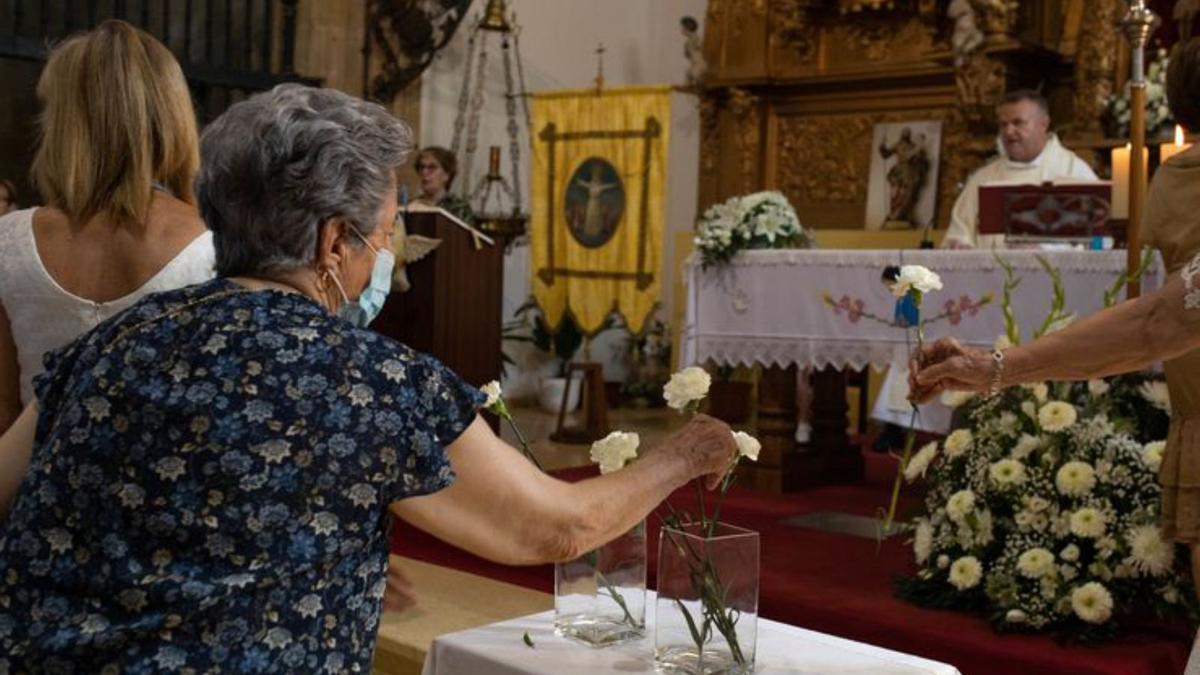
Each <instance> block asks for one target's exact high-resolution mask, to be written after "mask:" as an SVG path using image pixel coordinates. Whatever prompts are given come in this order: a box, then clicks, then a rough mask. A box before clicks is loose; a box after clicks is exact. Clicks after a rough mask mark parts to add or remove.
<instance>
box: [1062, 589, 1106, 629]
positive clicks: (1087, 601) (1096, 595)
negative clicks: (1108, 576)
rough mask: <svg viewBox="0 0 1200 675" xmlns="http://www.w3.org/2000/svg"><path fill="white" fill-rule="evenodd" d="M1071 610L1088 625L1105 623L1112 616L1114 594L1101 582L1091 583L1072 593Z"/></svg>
mask: <svg viewBox="0 0 1200 675" xmlns="http://www.w3.org/2000/svg"><path fill="white" fill-rule="evenodd" d="M1071 609H1073V610H1074V611H1075V615H1076V616H1078V617H1079V618H1080V619H1083V620H1084V621H1086V622H1088V623H1104V622H1105V621H1108V619H1109V617H1111V616H1112V609H1113V598H1112V594H1111V593H1109V592H1108V589H1107V588H1105V587H1104V585H1103V584H1101V583H1100V582H1097V581H1089V582H1088V583H1086V584H1084V585H1082V586H1078V587H1076V588H1075V590H1073V591H1071Z"/></svg>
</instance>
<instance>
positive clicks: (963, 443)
mask: <svg viewBox="0 0 1200 675" xmlns="http://www.w3.org/2000/svg"><path fill="white" fill-rule="evenodd" d="M972 440H974V437H973V436H972V435H971V430H970V429H956V430H955V431H953V432H952V433H951V434H950V435H949V436H947V437H946V457H949V458H950V459H954V458H956V457H958V456H959V455H961V454H963V453H964V452H966V451H967V449H968V448H970V447H971V441H972Z"/></svg>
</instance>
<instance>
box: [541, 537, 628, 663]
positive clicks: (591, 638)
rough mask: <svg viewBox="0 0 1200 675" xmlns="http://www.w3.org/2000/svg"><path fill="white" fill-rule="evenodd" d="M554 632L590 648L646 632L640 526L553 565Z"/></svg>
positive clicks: (625, 639)
mask: <svg viewBox="0 0 1200 675" xmlns="http://www.w3.org/2000/svg"><path fill="white" fill-rule="evenodd" d="M554 631H555V632H556V633H558V634H559V635H561V636H563V637H567V638H571V639H573V640H577V641H579V642H582V643H584V644H586V645H590V646H592V647H606V646H609V645H615V644H621V643H623V642H629V641H631V640H639V639H641V638H642V637H643V636H645V634H646V523H645V521H642V522H641V523H638V524H637V525H636V526H635V527H634V528H633V529H631V530H629V531H628V532H626V533H625V534H623V535H621V536H619V537H617V538H616V539H614V540H612V541H610V542H608V543H607V544H605V545H603V546H601V547H600V548H598V549H596V550H594V551H589V552H588V553H585V554H584V555H582V556H580V557H578V558H576V559H574V560H571V561H569V562H565V563H556V564H555V565H554Z"/></svg>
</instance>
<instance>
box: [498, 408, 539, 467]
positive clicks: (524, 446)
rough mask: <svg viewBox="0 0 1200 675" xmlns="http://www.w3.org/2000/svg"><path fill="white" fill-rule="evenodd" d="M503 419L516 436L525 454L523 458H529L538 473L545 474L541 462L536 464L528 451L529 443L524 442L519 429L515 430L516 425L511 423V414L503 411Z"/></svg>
mask: <svg viewBox="0 0 1200 675" xmlns="http://www.w3.org/2000/svg"><path fill="white" fill-rule="evenodd" d="M503 417H504V419H505V420H507V421H508V428H509V429H512V430H513V433H514V434H516V435H517V440H518V441H520V443H521V452H524V453H525V456H526V457H528V458H529V461H531V462H533V465H534V466H536V467H537V468H538V471H541V472H542V473H546V470H545V469H543V468H542V464H541V462H538V461H537V457H534V456H533V451H532V450H530V449H529V442H528V441H526V440H525V435H524V434H522V433H521V430H520V429H519V428H517V423H516V422H514V421H513V418H512V414H511V413H509V412H507V411H505V414H504V415H503Z"/></svg>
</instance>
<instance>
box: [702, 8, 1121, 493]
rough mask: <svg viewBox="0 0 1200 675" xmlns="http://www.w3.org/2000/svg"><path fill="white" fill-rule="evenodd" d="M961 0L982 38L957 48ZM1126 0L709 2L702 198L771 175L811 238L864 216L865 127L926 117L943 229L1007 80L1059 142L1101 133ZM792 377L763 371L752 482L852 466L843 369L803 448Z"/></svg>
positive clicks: (792, 480) (1097, 137)
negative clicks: (1031, 91)
mask: <svg viewBox="0 0 1200 675" xmlns="http://www.w3.org/2000/svg"><path fill="white" fill-rule="evenodd" d="M952 5H955V6H956V7H952ZM963 6H966V7H967V8H969V9H970V10H971V12H972V16H971V17H970V18H971V19H972V20H973V27H974V28H975V29H976V30H977V31H978V32H977V36H978V38H980V39H978V40H977V41H976V42H975V43H973V44H971V45H970V46H971V49H969V50H963V49H958V50H956V47H958V46H961V45H962V40H961V39H960V38H959V37H958V36H957V35H956V31H958V30H959V29H960V28H961V26H960V25H959V24H958V22H957V20H956V19H955V18H952V17H954V16H956V15H955V10H956V9H957V10H960V11H961V9H962V8H963ZM1124 10H1125V3H1124V2H1123V1H1122V0H1020V1H1019V2H1016V1H1012V0H710V2H709V5H708V14H707V23H706V28H705V36H704V40H705V42H704V52H705V58H706V60H707V62H708V72H707V75H706V77H705V80H704V84H703V86H702V87H701V88H700V91H699V95H700V110H701V125H702V130H701V147H700V172H699V173H700V191H699V194H700V197H699V202H700V203H699V204H698V206H699V207H700V209H701V210H703V209H704V208H706V207H708V206H709V205H711V204H713V203H715V202H717V201H720V200H723V199H725V198H727V197H729V196H732V195H736V194H744V193H747V192H752V191H755V190H761V189H778V190H780V191H782V192H783V193H784V194H785V195H786V196H787V197H788V199H789V200H791V202H792V204H793V205H795V207H796V210H797V212H798V213H799V215H800V218H801V221H802V222H803V223H804V225H805V227H809V228H815V229H817V230H818V231H817V232H816V236H817V239H818V240H820V236H821V234H820V231H819V230H821V229H838V230H854V229H862V228H863V221H864V212H865V205H866V200H867V189H868V185H867V176H868V171H869V163H870V157H871V144H872V130H873V128H874V126H875V125H876V124H879V123H886V122H906V121H920V120H936V121H939V122H941V125H942V148H941V171H940V175H939V176H938V182H937V211H936V221H937V225H938V227H945V225H946V224H947V222H948V220H949V214H950V210H951V209H950V207H951V206H952V205H953V203H954V199H955V197H956V196H957V193H958V190H959V186H960V185H961V184H962V182H964V181H965V180H966V178H967V177H968V176H969V174H970V172H971V171H973V170H974V169H975V168H977V167H979V166H980V165H982V164H983V163H984V162H985V161H986V159H987V158H988V157H989V156H990V155H992V154H994V152H995V134H996V128H995V112H994V110H995V107H994V106H995V103H996V101H997V100H998V99H999V98H1000V97H1001V96H1002V95H1003V94H1004V92H1005V91H1006V90H1009V89H1013V88H1026V87H1028V88H1038V89H1041V90H1042V91H1043V92H1044V93H1045V94H1046V95H1047V97H1048V98H1049V100H1050V103H1051V109H1052V110H1051V112H1052V115H1053V117H1054V120H1055V127H1056V129H1057V130H1058V131H1059V133H1060V135H1061V136H1063V138H1064V140H1065V142H1066V143H1067V144H1068V145H1074V146H1075V147H1076V148H1077V149H1078V148H1080V147H1081V146H1091V147H1100V146H1103V145H1105V143H1104V141H1103V140H1102V139H1101V136H1102V133H1101V131H1100V118H1101V112H1102V107H1103V105H1104V100H1105V98H1106V96H1108V95H1109V94H1110V93H1111V92H1112V90H1113V85H1114V83H1115V82H1116V81H1118V77H1119V75H1120V72H1119V71H1120V70H1121V69H1122V67H1123V65H1122V61H1123V59H1124V60H1127V57H1123V56H1122V50H1123V49H1124V47H1125V43H1124V40H1123V39H1122V38H1121V36H1120V34H1119V32H1118V29H1117V27H1116V24H1117V22H1118V21H1119V19H1120V17H1121V16H1122V14H1123V13H1124ZM1081 154H1084V155H1085V157H1088V158H1089V159H1090V153H1087V152H1084V153H1081ZM865 236H868V235H867V234H866V233H865V232H864V237H865ZM795 377H796V370H795V368H794V367H793V368H791V369H787V370H785V369H780V368H765V369H764V370H763V376H762V379H761V381H760V386H759V390H760V394H759V429H758V431H759V434H760V437H762V439H763V441H764V451H763V461H762V462H761V463H760V464H761V466H759V467H755V468H754V469H752V473H751V474H750V475H749V476H748V478H749V479H750V480H749V482H750V483H751V484H753V485H755V486H756V487H757V488H758V489H762V490H767V491H786V490H790V489H796V488H799V487H802V486H804V485H808V484H813V483H819V482H838V481H845V480H854V479H856V478H857V477H858V476H860V475H861V472H862V466H863V465H862V458H861V455H860V454H859V452H858V449H857V448H854V447H851V446H850V445H849V443H848V441H847V438H846V433H845V429H846V419H847V406H846V404H845V396H844V388H845V375H844V374H843V373H840V372H836V371H832V370H826V371H822V372H818V373H814V374H813V385H814V388H815V389H816V392H815V394H816V399H815V400H816V403H815V404H814V410H813V420H814V422H813V427H814V428H813V442H812V443H811V447H810V448H808V449H807V451H806V452H799V451H798V450H797V446H796V444H795V442H794V441H793V440H792V433H793V431H794V429H795V386H794V382H795Z"/></svg>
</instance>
